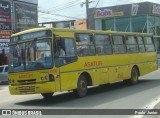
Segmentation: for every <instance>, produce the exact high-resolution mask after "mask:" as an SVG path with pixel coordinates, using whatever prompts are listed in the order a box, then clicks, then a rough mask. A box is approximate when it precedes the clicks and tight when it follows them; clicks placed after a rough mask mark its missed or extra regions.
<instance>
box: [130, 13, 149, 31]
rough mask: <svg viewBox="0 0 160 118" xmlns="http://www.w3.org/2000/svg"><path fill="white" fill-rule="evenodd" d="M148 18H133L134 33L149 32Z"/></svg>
mask: <svg viewBox="0 0 160 118" xmlns="http://www.w3.org/2000/svg"><path fill="white" fill-rule="evenodd" d="M146 23H147V16H133V17H132V31H133V32H144V33H146V32H147V25H146Z"/></svg>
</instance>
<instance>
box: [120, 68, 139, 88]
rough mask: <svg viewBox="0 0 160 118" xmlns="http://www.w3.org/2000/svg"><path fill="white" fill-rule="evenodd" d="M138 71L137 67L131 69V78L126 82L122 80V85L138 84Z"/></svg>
mask: <svg viewBox="0 0 160 118" xmlns="http://www.w3.org/2000/svg"><path fill="white" fill-rule="evenodd" d="M138 77H139V71H138V69H137V67H133V68H132V70H131V78H130V79H127V80H123V82H124V84H127V85H134V84H137V83H138Z"/></svg>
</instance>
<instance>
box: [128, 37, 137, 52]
mask: <svg viewBox="0 0 160 118" xmlns="http://www.w3.org/2000/svg"><path fill="white" fill-rule="evenodd" d="M126 46H127V52H129V53H137V52H139V50H138V44H137V40H136V37H135V36H126Z"/></svg>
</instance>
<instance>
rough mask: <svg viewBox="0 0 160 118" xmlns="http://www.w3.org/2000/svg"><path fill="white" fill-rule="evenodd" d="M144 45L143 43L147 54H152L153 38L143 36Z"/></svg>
mask: <svg viewBox="0 0 160 118" xmlns="http://www.w3.org/2000/svg"><path fill="white" fill-rule="evenodd" d="M144 43H145V48H146V51H147V52H153V51H155V46H154V42H153V38H152V37H150V36H145V37H144Z"/></svg>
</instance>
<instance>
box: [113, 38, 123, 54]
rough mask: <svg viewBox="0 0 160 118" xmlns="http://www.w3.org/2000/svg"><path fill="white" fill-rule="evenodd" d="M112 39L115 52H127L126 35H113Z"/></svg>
mask: <svg viewBox="0 0 160 118" xmlns="http://www.w3.org/2000/svg"><path fill="white" fill-rule="evenodd" d="M112 40H113V51H114V53H115V54H123V53H126V46H125V44H124V36H121V35H113V36H112Z"/></svg>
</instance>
